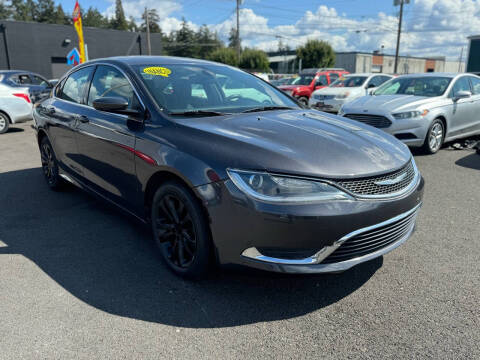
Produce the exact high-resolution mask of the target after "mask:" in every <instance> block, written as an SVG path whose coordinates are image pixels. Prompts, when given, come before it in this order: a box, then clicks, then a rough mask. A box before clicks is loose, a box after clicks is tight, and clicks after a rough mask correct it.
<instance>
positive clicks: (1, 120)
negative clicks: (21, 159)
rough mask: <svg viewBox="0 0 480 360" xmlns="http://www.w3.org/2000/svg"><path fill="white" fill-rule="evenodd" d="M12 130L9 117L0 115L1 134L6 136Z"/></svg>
mask: <svg viewBox="0 0 480 360" xmlns="http://www.w3.org/2000/svg"><path fill="white" fill-rule="evenodd" d="M9 128H10V120H9V119H8V116H7V115H5V114H3V113H0V134H5V133H6V132H7V131H8V129H9Z"/></svg>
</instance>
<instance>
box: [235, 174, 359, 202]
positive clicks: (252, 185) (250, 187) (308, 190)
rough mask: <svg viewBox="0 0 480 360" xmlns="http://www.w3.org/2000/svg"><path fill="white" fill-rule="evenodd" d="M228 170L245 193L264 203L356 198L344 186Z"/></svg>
mask: <svg viewBox="0 0 480 360" xmlns="http://www.w3.org/2000/svg"><path fill="white" fill-rule="evenodd" d="M227 173H228V176H230V179H232V181H233V183H234V184H235V185H236V186H237V187H238V188H239V189H240V190H241V191H242V192H244V193H245V194H247V195H248V196H250V197H252V198H254V199H257V200H260V201H264V202H271V203H272V202H273V203H308V202H316V201H325V200H352V199H353V198H352V197H351V196H350V195H348V194H347V193H345V192H343V191H341V190H340V189H337V188H336V187H334V186H332V185H329V184H327V183H325V182H321V181H312V180H304V179H296V178H292V177H286V176H279V175H270V174H268V173H265V172H254V171H243V170H231V169H228V170H227Z"/></svg>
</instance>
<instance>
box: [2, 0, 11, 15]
mask: <svg viewBox="0 0 480 360" xmlns="http://www.w3.org/2000/svg"><path fill="white" fill-rule="evenodd" d="M10 16H12V11H11V10H10V7H9V6H7V5H6V4H5V1H4V0H1V1H0V19H1V20H4V19H9V18H10Z"/></svg>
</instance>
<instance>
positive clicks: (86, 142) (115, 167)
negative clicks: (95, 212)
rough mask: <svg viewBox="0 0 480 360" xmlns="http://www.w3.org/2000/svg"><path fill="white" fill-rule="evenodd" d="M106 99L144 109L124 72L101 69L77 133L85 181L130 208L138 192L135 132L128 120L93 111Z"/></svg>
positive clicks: (97, 72)
mask: <svg viewBox="0 0 480 360" xmlns="http://www.w3.org/2000/svg"><path fill="white" fill-rule="evenodd" d="M102 97H122V98H124V99H125V100H127V101H128V104H129V105H128V108H129V109H138V108H139V107H141V105H140V103H139V101H138V98H137V96H136V94H135V91H134V90H133V87H132V85H131V83H130V82H129V81H128V80H127V78H126V77H125V75H124V74H123V73H122V72H121V71H120V70H118V69H117V68H115V67H113V66H109V65H98V66H97V68H96V70H95V73H94V75H93V77H92V81H91V84H90V88H89V91H88V95H87V102H86V104H87V107H86V108H85V109H84V112H83V114H82V118H81V119H79V122H78V125H77V133H76V136H77V143H78V149H79V157H80V158H81V160H80V162H81V165H82V170H83V178H84V180H85V181H86V182H87V185H89V186H90V187H91V188H92V189H93V190H95V191H97V192H98V193H100V194H101V195H103V196H105V197H107V198H108V199H110V200H112V201H114V202H115V203H117V204H118V205H121V206H124V207H127V208H128V207H129V206H130V205H131V204H132V203H133V202H134V200H135V198H136V197H137V191H138V184H137V181H136V173H135V158H134V156H135V155H134V149H135V131H134V130H133V129H132V127H131V126H130V125H131V122H129V120H128V116H126V115H121V114H114V113H111V112H104V111H98V110H96V109H94V108H93V101H94V100H96V99H98V98H102Z"/></svg>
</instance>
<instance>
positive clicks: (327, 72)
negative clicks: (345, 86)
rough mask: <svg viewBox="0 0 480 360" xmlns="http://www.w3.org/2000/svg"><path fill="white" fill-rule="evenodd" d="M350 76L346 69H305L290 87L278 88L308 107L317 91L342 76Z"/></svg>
mask: <svg viewBox="0 0 480 360" xmlns="http://www.w3.org/2000/svg"><path fill="white" fill-rule="evenodd" d="M345 74H348V71H346V70H344V69H304V70H303V71H302V72H300V74H299V76H298V77H297V78H295V80H294V81H293V82H292V83H291V84H290V85H282V86H279V87H278V88H279V89H281V90H282V91H284V92H286V93H287V94H289V95H291V96H293V97H294V98H296V99H297V100H298V101H299V102H300V103H302V104H304V105H308V99H310V96H311V95H312V93H313V92H314V91H315V90H318V89H322V88H324V87H326V86H328V85H330V84H331V83H333V82H334V81H335V80H337V79H338V78H339V77H340V76H342V75H345Z"/></svg>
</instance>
